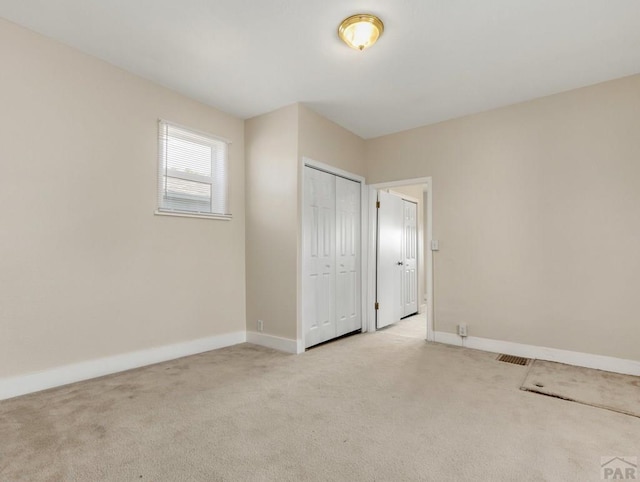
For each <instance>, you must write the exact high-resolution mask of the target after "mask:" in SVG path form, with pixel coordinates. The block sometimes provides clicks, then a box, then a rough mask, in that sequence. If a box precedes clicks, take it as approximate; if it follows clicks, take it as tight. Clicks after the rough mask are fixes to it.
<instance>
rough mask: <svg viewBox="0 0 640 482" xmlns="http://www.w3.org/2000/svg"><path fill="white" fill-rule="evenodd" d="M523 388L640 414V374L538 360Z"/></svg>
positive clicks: (639, 415)
mask: <svg viewBox="0 0 640 482" xmlns="http://www.w3.org/2000/svg"><path fill="white" fill-rule="evenodd" d="M521 388H522V389H523V390H527V391H529V392H534V393H540V394H543V395H549V396H552V397H559V398H562V399H565V400H569V401H572V402H578V403H583V404H585V405H592V406H594V407H599V408H605V409H608V410H613V411H616V412H620V413H625V414H627V415H633V416H635V417H640V377H634V376H631V375H620V374H618V373H610V372H605V371H601V370H592V369H590V368H582V367H575V366H571V365H564V364H562V363H554V362H549V361H542V360H535V361H534V362H533V363H532V364H531V368H530V370H529V373H528V374H527V378H526V379H525V381H524V383H523V384H522V387H521Z"/></svg>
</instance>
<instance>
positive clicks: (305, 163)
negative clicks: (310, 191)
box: [296, 157, 375, 354]
mask: <svg viewBox="0 0 640 482" xmlns="http://www.w3.org/2000/svg"><path fill="white" fill-rule="evenodd" d="M305 167H312V168H314V169H318V170H320V171H324V172H327V173H329V174H333V175H336V176H340V177H343V178H345V179H349V180H351V181H355V182H359V183H360V318H361V320H362V327H361V330H362V332H363V333H364V332H365V331H367V330H368V327H369V320H368V317H369V313H368V310H367V307H368V306H369V305H370V304H371V303H369V302H368V298H367V294H368V289H367V286H368V277H367V273H368V271H367V270H368V262H367V260H368V252H367V246H368V217H367V213H368V209H367V206H368V201H367V200H368V196H369V189H367V184H366V180H365V178H364V177H363V176H359V175H358V174H354V173H352V172H348V171H345V170H342V169H339V168H337V167H334V166H331V165H329V164H325V163H324V162H320V161H315V160H313V159H310V158H308V157H302V158H301V159H300V163H299V169H298V243H297V244H298V250H297V251H298V252H297V265H298V269H297V278H298V279H297V283H296V306H297V308H296V311H297V313H296V315H297V318H298V321H297V331H298V336H297V340H296V343H297V349H296V352H297V353H298V354H299V353H304V351H305V331H304V323H303V319H302V302H303V299H304V298H303V295H304V293H303V291H302V279H303V272H302V264H303V263H302V248H303V245H302V236H303V232H304V219H303V217H302V215H303V211H304V181H305V178H304V173H305ZM374 273H375V271H374ZM374 325H375V319H374ZM374 331H375V327H374Z"/></svg>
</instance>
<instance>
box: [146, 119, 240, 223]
mask: <svg viewBox="0 0 640 482" xmlns="http://www.w3.org/2000/svg"><path fill="white" fill-rule="evenodd" d="M227 152H228V143H227V141H225V140H222V139H219V138H216V137H213V136H210V135H208V134H203V133H200V132H196V131H193V130H191V129H188V128H186V127H182V126H178V125H176V124H172V123H170V122H167V121H164V120H160V122H159V142H158V156H159V162H158V166H159V176H158V178H159V179H158V211H159V212H160V213H167V214H185V215H194V214H195V215H202V216H211V217H226V218H229V217H231V213H230V212H229V179H228V178H229V168H228V160H227Z"/></svg>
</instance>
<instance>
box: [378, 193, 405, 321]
mask: <svg viewBox="0 0 640 482" xmlns="http://www.w3.org/2000/svg"><path fill="white" fill-rule="evenodd" d="M378 201H379V202H380V207H379V208H378V270H377V284H376V299H377V301H378V310H377V311H376V326H377V328H383V327H385V326H387V325H390V324H391V323H395V322H396V321H399V320H400V318H402V305H403V303H402V293H401V291H402V274H403V269H402V265H403V261H402V230H403V201H402V199H401V198H400V197H398V196H394V195H393V194H389V193H387V192H384V191H379V192H378Z"/></svg>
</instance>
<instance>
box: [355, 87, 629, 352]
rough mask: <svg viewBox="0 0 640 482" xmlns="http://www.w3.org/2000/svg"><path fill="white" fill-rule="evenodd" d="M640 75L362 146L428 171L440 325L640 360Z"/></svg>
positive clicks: (396, 168) (392, 168)
mask: <svg viewBox="0 0 640 482" xmlns="http://www.w3.org/2000/svg"><path fill="white" fill-rule="evenodd" d="M638 126H640V76H633V77H628V78H624V79H620V80H616V81H611V82H607V83H603V84H600V85H596V86H592V87H587V88H583V89H579V90H575V91H571V92H567V93H563V94H559V95H554V96H551V97H546V98H542V99H538V100H535V101H532V102H527V103H523V104H518V105H514V106H510V107H507V108H503V109H498V110H494V111H491V112H486V113H482V114H478V115H474V116H469V117H465V118H461V119H457V120H453V121H449V122H443V123H440V124H436V125H432V126H428V127H423V128H419V129H413V130H410V131H406V132H402V133H399V134H394V135H389V136H385V137H381V138H377V139H373V140H369V141H367V145H366V148H367V161H368V172H367V174H368V178H369V181H370V182H382V181H390V180H399V179H407V178H415V177H422V176H432V177H433V192H434V220H433V221H434V237H435V238H436V239H439V240H440V251H439V252H438V253H436V254H435V290H436V329H437V330H440V331H446V332H454V331H455V326H456V324H457V323H459V322H467V323H468V324H469V333H470V335H473V336H479V337H486V338H493V339H499V340H508V341H514V342H520V343H529V344H533V345H542V346H548V347H553V348H561V349H567V350H575V351H580V352H587V353H595V354H602V355H610V356H614V357H620V358H629V359H634V360H638V359H640V347H639V345H638V340H640V323H638V313H640V301H639V297H638V293H640V250H639V249H638V247H639V246H640V215H639V213H640V188H639V186H640V135H639V131H638Z"/></svg>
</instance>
